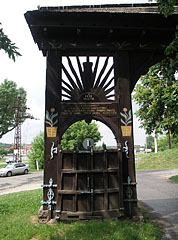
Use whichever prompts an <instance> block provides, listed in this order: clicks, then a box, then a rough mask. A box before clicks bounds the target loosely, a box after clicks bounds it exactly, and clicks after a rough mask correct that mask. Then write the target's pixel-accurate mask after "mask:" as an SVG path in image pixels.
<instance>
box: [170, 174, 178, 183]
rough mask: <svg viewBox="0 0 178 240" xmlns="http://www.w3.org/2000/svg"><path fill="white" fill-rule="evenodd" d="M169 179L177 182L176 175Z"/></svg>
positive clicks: (177, 177) (177, 176)
mask: <svg viewBox="0 0 178 240" xmlns="http://www.w3.org/2000/svg"><path fill="white" fill-rule="evenodd" d="M169 179H170V180H171V181H173V182H176V183H178V175H176V176H172V177H170V178H169Z"/></svg>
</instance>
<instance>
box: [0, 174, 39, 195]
mask: <svg viewBox="0 0 178 240" xmlns="http://www.w3.org/2000/svg"><path fill="white" fill-rule="evenodd" d="M42 184H43V172H42V171H40V172H35V173H30V172H29V173H28V174H25V175H16V176H12V177H0V195H2V194H7V193H12V192H20V191H24V190H32V189H37V188H41V185H42Z"/></svg>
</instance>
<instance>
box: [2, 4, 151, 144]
mask: <svg viewBox="0 0 178 240" xmlns="http://www.w3.org/2000/svg"><path fill="white" fill-rule="evenodd" d="M146 2H148V1H144V0H140V1H139V0H137V1H133V0H125V1H124V0H83V1H80V0H58V1H57V0H30V1H24V0H13V1H12V0H6V1H2V3H1V8H0V22H1V24H2V25H1V26H2V28H3V30H4V32H5V34H6V35H8V37H9V38H10V39H11V41H12V42H13V43H15V44H16V46H17V47H18V48H19V51H20V53H21V54H22V56H21V57H18V58H17V59H16V61H15V63H14V62H13V61H12V60H10V59H9V58H8V55H7V54H5V53H4V51H3V50H0V66H1V67H0V83H2V82H3V81H4V79H8V80H12V81H14V82H16V83H17V86H18V87H23V88H24V89H25V90H26V91H27V106H28V107H29V108H30V110H28V113H31V114H32V115H33V116H34V117H36V118H38V120H30V119H28V120H26V121H25V123H23V125H22V143H23V144H24V143H26V144H29V143H31V141H32V140H33V139H34V137H36V136H37V135H38V134H39V133H40V131H43V129H44V110H45V104H44V103H45V96H44V94H45V77H46V58H45V57H43V55H42V52H41V51H39V49H38V47H37V45H36V44H35V43H34V41H33V38H32V35H31V33H30V30H29V28H28V25H27V23H26V20H25V18H24V13H26V12H27V11H30V10H37V7H38V6H68V5H100V4H120V3H146ZM136 109H138V107H137V106H136V105H135V104H133V111H134V112H135V111H136ZM98 124H99V130H100V132H101V135H102V136H104V137H103V138H102V141H101V142H105V143H106V145H110V146H112V145H115V139H114V136H113V134H112V132H111V131H110V129H109V128H107V127H106V126H105V125H104V124H100V123H99V122H98ZM13 139H14V131H12V132H10V133H7V134H5V135H4V136H3V138H1V139H0V142H3V143H13V141H14V140H13ZM134 142H135V144H139V145H144V143H145V133H144V130H143V129H140V128H139V122H138V119H136V117H135V116H134Z"/></svg>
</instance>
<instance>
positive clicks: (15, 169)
mask: <svg viewBox="0 0 178 240" xmlns="http://www.w3.org/2000/svg"><path fill="white" fill-rule="evenodd" d="M29 171H30V167H29V165H28V164H25V163H22V162H21V163H10V164H8V165H7V166H6V167H4V168H0V176H7V177H10V176H12V175H16V174H27V173H28V172H29Z"/></svg>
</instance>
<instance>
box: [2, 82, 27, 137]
mask: <svg viewBox="0 0 178 240" xmlns="http://www.w3.org/2000/svg"><path fill="white" fill-rule="evenodd" d="M18 96H20V115H21V116H20V117H21V121H20V122H21V123H22V122H24V121H25V113H26V109H27V108H26V91H25V90H24V89H23V88H17V85H16V83H15V82H13V81H10V80H7V79H5V80H4V82H3V83H1V84H0V138H2V136H3V135H4V134H6V133H8V132H10V131H12V130H13V129H14V128H15V127H16V124H17V122H16V120H17V118H16V117H17V116H16V115H17V114H16V108H17V107H18V101H19V100H18Z"/></svg>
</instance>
